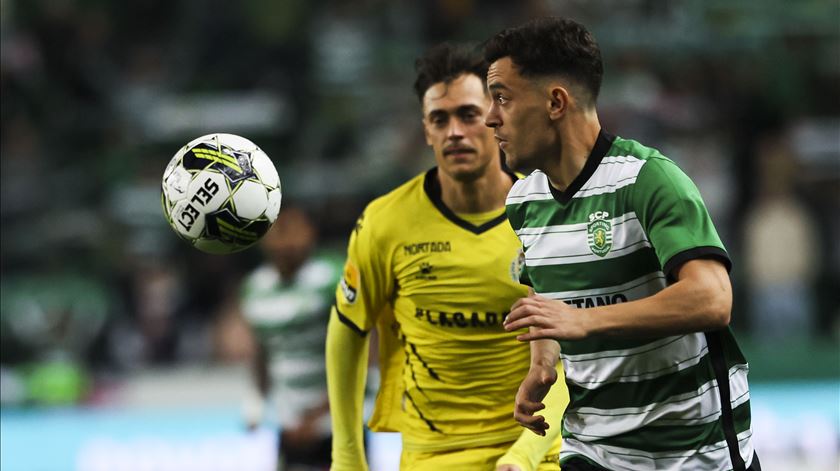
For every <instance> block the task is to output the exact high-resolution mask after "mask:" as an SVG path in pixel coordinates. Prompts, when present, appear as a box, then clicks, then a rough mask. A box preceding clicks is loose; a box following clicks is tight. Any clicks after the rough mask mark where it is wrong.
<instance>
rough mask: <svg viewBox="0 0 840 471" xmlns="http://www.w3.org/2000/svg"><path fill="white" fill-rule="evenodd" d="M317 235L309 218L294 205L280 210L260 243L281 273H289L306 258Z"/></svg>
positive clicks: (294, 270) (292, 272)
mask: <svg viewBox="0 0 840 471" xmlns="http://www.w3.org/2000/svg"><path fill="white" fill-rule="evenodd" d="M316 237H317V233H316V231H315V226H314V225H313V223H312V221H310V220H309V218H308V217H307V216H306V215H305V214H304V213H303V212H302V211H300V210H298V209H297V208H289V209H283V210H281V211H280V214H279V215H278V216H277V220H276V221H275V222H274V225H273V226H272V227H271V229H269V231H268V232H267V233H266V234H265V237H263V240H262V241H261V246H262V249H263V252H264V253H265V255H266V257H267V258H268V259H269V260H271V262H272V263H273V264H274V266H275V267H277V269H278V270H279V271H280V273H281V274H283V275H284V276H290V275H293V274H294V273H295V272H297V270H298V269H299V268H300V267H301V266H302V265H303V263H304V262H305V261H306V259H307V258H309V254H310V251H311V250H312V247H313V246H314V244H315V239H316Z"/></svg>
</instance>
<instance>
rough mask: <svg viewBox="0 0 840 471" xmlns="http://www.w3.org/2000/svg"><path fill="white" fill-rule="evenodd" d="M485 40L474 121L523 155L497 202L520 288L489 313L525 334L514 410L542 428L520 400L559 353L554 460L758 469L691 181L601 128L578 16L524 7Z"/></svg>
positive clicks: (724, 263)
mask: <svg viewBox="0 0 840 471" xmlns="http://www.w3.org/2000/svg"><path fill="white" fill-rule="evenodd" d="M485 47H486V48H485V56H486V59H487V60H488V62H490V63H491V66H490V69H489V71H488V76H487V86H488V89H489V90H490V93H491V96H492V99H493V101H492V105H491V108H490V110H489V112H488V114H487V117H486V124H487V125H488V126H490V127H492V128H494V132H495V135H496V139H497V140H498V142H499V146H500V147H501V149H502V150H504V151H505V153H506V158H507V162H508V165H510V166H511V167H513V168H522V167H525V168H532V169H537V170H535V171H534V172H533V173H531V174H530V175H529V176H528V177H527V178H526V179H524V180H520V181H519V182H517V183H516V184H515V185H514V186H513V187H512V188H511V190H510V192H509V194H508V198H507V202H506V206H507V213H508V218H509V220H510V222H511V225H512V226H513V228H514V230H515V231H516V232H517V235H518V236H519V238H520V240H521V242H522V244H523V247H524V251H525V265H526V266H525V269H524V270H523V272H522V273H523V274H522V281H523V282H525V283H526V284H529V285H530V286H531V287H532V288H533V290H532V294H531V295H530V296H529V297H527V298H523V299H520V300H519V301H517V302H516V303H515V304H514V306H513V307H512V310H511V313H510V315H509V316H508V317H507V319H506V322H505V326H506V328H507V329H509V330H515V329H521V328H523V327H529V328H530V332H529V333H527V334H522V335H520V336H519V338H520V340H523V341H531V342H535V343H536V345H535V348H532V354H533V355H535V357H536V358H535V359H532V362H531V364H532V367H531V370H530V371H529V373H528V376H527V377H526V379H525V381H524V382H523V384H522V387H521V388H520V392H519V393H518V395H517V398H516V406H515V411H514V414H515V416H516V418H517V420H518V421H519V422H520V423H521V424H522V425H524V426H526V427H528V428H530V429H532V430H534V431H536V432H538V433H541V432H542V431H543V429H544V427H545V420H544V419H543V418H542V417H540V416H537V415H535V412H536V410H538V409H539V408H540V406H541V401H542V397H543V396H544V394H545V393H546V392H547V390H548V388H550V387H551V384H552V383H553V381H554V377H555V376H554V375H553V373H552V371H553V368H554V364H555V363H556V361H557V357H558V355H559V357H560V359H561V360H562V362H563V367H564V369H565V372H566V384H567V385H568V388H569V392H570V404H569V407H568V409H567V411H566V414H565V416H564V420H563V448H562V451H561V466H562V467H563V469H564V471H569V470H571V471H574V470H591V469H596V470H600V469H611V470H634V471H635V470H643V469H672V470H704V471H705V470H729V469H735V470H744V469H751V470H758V469H760V465H759V463H758V459H757V457H756V455H755V452H754V450H753V447H752V442H751V435H752V429H751V426H750V406H749V387H748V385H747V370H748V365H747V362H746V360H745V359H744V356H743V355H742V353H741V352H740V350H739V349H738V346H737V344H736V342H735V339H734V337H733V335H732V332H731V330H730V329H729V327H728V324H729V320H730V316H731V312H730V311H731V306H732V291H731V285H730V281H729V276H728V272H727V271H728V269H729V268H730V261H729V257H728V255H727V253H726V251H725V249H724V247H723V244H722V243H721V241H720V239H719V237H718V235H717V232H716V231H715V228H714V226H713V225H712V222H711V219H710V218H709V215H708V212H707V210H706V208H705V205H704V204H703V201H702V199H701V197H700V194H699V192H698V191H697V188H696V187H695V186H694V184H693V183H692V182H691V180H690V179H689V178H688V177H687V176H686V175H685V174H684V173H683V172H682V171H681V170H680V169H679V168H677V166H676V165H675V164H674V163H673V162H672V161H671V160H669V159H667V158H666V157H664V156H663V155H662V154H661V153H659V151H657V150H656V149H653V148H650V147H646V146H643V145H641V144H639V143H638V142H635V141H632V140H628V139H622V138H617V137H614V136H611V135H609V134H607V133H606V132H604V131H603V130H602V129H601V125H600V123H599V120H598V114H597V112H596V108H595V103H596V100H597V96H598V91H599V89H600V85H601V78H602V75H603V66H602V63H601V55H600V50H599V48H598V45H597V44H596V42H595V40H594V39H593V37H592V35H591V34H590V33H589V32H588V31H587V30H586V29H585V28H584V27H583V26H582V25H580V24H578V23H576V22H574V21H570V20H567V19H563V18H545V19H539V20H534V21H532V22H530V23H527V24H525V25H522V26H519V27H515V28H511V29H507V30H505V31H502V32H501V33H499V34H498V35H496V36H495V37H494V38H492V39H491V40H490V41H489V42H488V43H487V44H486V45H485ZM554 340H557V341H558V342H559V345H558V342H555V341H554ZM535 365H536V366H535ZM539 365H544V366H543V367H540V366H539Z"/></svg>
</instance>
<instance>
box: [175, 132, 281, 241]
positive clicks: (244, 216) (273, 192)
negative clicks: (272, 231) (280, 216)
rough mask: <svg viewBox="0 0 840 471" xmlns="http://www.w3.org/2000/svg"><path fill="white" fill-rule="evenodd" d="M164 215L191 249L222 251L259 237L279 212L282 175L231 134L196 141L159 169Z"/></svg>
mask: <svg viewBox="0 0 840 471" xmlns="http://www.w3.org/2000/svg"><path fill="white" fill-rule="evenodd" d="M161 187H162V191H161V204H162V205H163V214H164V215H165V216H166V220H167V221H168V222H169V225H170V226H172V229H174V230H175V233H176V234H178V235H179V236H180V237H181V238H182V239H184V240H186V241H187V242H189V243H190V244H192V246H193V247H195V248H197V249H199V250H201V251H204V252H208V253H214V254H225V253H233V252H238V251H240V250H244V249H246V248H248V247H250V246H251V245H253V244H254V243H255V242H257V241H258V240H259V239H260V237H262V236H263V235H264V234H265V233H266V231H268V228H269V227H271V225H272V224H273V223H274V220H275V219H277V213H278V212H279V211H280V200H281V193H280V177H279V176H278V175H277V169H275V168H274V164H273V163H272V162H271V159H270V158H269V157H268V155H266V154H265V152H263V151H262V150H261V149H260V148H259V147H257V146H256V144H254V143H253V142H251V141H249V140H248V139H245V138H244V137H240V136H236V135H233V134H208V135H206V136H201V137H199V138H198V139H194V140H193V141H191V142H190V143H189V144H187V145H185V146H184V147H182V148H181V150H179V151H178V152H177V153H175V155H174V156H173V157H172V160H171V161H170V162H169V165H167V166H166V170H165V171H164V172H163V183H162V185H161Z"/></svg>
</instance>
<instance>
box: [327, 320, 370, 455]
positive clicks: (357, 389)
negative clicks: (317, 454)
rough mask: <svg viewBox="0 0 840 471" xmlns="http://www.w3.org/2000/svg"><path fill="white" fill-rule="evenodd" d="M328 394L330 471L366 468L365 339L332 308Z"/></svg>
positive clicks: (329, 325)
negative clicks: (330, 424) (364, 423)
mask: <svg viewBox="0 0 840 471" xmlns="http://www.w3.org/2000/svg"><path fill="white" fill-rule="evenodd" d="M326 356H327V394H328V395H329V399H330V418H331V420H332V433H333V438H332V467H331V470H332V471H344V470H347V471H355V470H362V471H366V470H367V469H368V466H367V461H366V460H365V445H364V428H363V422H362V421H363V420H364V419H363V417H362V414H363V412H362V407H363V401H364V394H365V380H366V377H367V361H368V336H362V335H359V334H358V333H357V332H355V331H354V330H353V329H352V328H350V327H348V326H347V325H345V324H344V323H343V322H341V320H339V318H338V315H337V313H336V311H335V309H334V308H333V310H332V312H331V314H330V322H329V324H328V326H327V352H326Z"/></svg>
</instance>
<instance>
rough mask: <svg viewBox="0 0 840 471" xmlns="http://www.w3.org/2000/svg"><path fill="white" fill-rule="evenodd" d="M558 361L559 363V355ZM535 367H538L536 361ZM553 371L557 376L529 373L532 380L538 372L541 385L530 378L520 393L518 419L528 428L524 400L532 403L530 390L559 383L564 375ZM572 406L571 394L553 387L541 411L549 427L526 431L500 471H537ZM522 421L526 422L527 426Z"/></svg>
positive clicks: (503, 459) (500, 463)
mask: <svg viewBox="0 0 840 471" xmlns="http://www.w3.org/2000/svg"><path fill="white" fill-rule="evenodd" d="M546 342H550V343H551V344H555V345H556V344H557V342H555V341H553V340H548V341H546ZM537 343H539V341H535V342H531V345H532V346H533V345H534V344H537ZM547 345H548V344H547ZM548 346H550V345H548ZM552 350H553V349H552ZM533 351H534V349H533V348H532V353H533ZM546 353H548V352H546ZM554 358H555V362H556V358H557V356H556V354H555V356H554ZM531 366H532V367H533V366H534V362H533V357H532V362H531ZM552 369H553V370H554V372H553V374H552V373H548V372H545V371H542V368H540V369H538V370H533V369H532V370H531V371H529V373H528V375H529V377H530V376H531V375H532V373H534V372H536V374H535V375H534V378H535V379H536V381H537V382H534V383H530V384H529V383H528V377H526V380H525V381H524V382H523V384H522V386H520V388H519V391H518V392H517V401H516V405H515V410H514V417H515V418H516V419H517V421H519V422H520V424H522V425H523V426H526V425H525V423H526V422H527V421H528V420H527V418H526V417H525V415H524V412H522V410H523V409H521V407H522V406H521V401H522V400H523V398H525V400H528V399H527V395H528V393H527V392H526V391H528V388H529V387H533V388H535V389H539V388H540V385H541V384H545V383H548V382H551V383H556V379H557V378H558V376H559V374H560V372H559V371H558V370H557V367H556V366H554V367H552ZM552 378H553V379H552ZM568 403H569V391H568V389H567V388H566V387H565V385H564V384H562V382H561V383H560V384H553V387H549V390H548V391H547V394H546V395H545V397H544V398H542V400H541V401H540V404H539V406H540V407H538V408H537V409H538V410H542V416H543V417H542V423H543V424H545V427H544V428H541V427H538V428H537V429H536V430H534V429H532V428H530V427H527V426H526V428H527V430H523V431H522V434H520V436H519V438H518V439H517V440H516V442H514V444H513V445H512V446H511V447H510V449H508V451H507V452H506V453H505V454H504V455H503V456H502V457H501V458H499V460H498V461H497V462H496V467H497V470H499V471H502V470H504V471H507V470H511V471H514V470H519V471H529V470H536V469H537V467H538V466H539V464H540V462H541V461H543V460H544V459H545V457H546V455H547V454H548V453H549V451H550V450H551V448H552V446H554V445H555V444H556V443H558V442H559V440H560V432H561V430H562V427H561V426H560V424H561V422H562V420H563V412H564V411H565V409H566V405H568ZM531 416H533V412H532V413H531ZM520 419H526V422H523V421H522V420H520ZM548 424H554V426H548Z"/></svg>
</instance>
